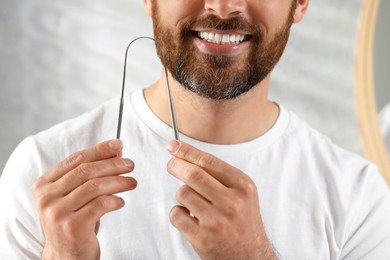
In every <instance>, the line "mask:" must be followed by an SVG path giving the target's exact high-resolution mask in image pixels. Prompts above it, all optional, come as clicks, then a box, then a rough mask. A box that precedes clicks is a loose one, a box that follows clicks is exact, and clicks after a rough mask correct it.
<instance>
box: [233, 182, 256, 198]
mask: <svg viewBox="0 0 390 260" xmlns="http://www.w3.org/2000/svg"><path fill="white" fill-rule="evenodd" d="M237 185H238V187H239V189H240V191H241V193H242V194H243V195H244V196H252V195H256V194H257V186H256V184H255V183H254V182H253V181H252V179H250V178H249V177H247V178H244V177H241V178H239V179H238V180H237Z"/></svg>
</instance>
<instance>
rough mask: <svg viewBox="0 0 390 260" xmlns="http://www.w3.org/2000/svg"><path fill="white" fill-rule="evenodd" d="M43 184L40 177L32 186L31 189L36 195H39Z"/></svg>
mask: <svg viewBox="0 0 390 260" xmlns="http://www.w3.org/2000/svg"><path fill="white" fill-rule="evenodd" d="M42 186H43V180H42V177H39V178H38V179H37V180H36V181H35V182H34V183H33V185H32V186H31V190H32V193H33V195H34V196H38V195H39V194H40V191H41V189H42Z"/></svg>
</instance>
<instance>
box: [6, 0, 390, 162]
mask: <svg viewBox="0 0 390 260" xmlns="http://www.w3.org/2000/svg"><path fill="white" fill-rule="evenodd" d="M361 2H362V0H343V1H339V0H315V1H311V4H310V8H309V11H308V13H307V16H306V17H305V19H304V21H303V22H302V23H300V24H298V25H295V26H294V27H293V30H292V34H291V38H290V43H289V45H288V47H287V50H286V52H285V54H284V56H283V58H282V60H281V62H280V64H279V66H278V67H277V69H276V70H275V71H274V74H273V78H272V82H271V94H270V95H271V98H272V99H273V100H276V101H277V102H279V103H280V104H282V105H283V106H285V107H287V108H288V109H291V110H293V111H295V112H296V113H297V114H298V115H299V116H300V117H302V118H304V119H305V120H307V121H308V122H309V123H310V124H311V125H312V126H314V127H315V128H316V129H318V130H319V131H320V132H323V133H325V134H327V135H328V136H330V137H331V138H332V139H333V141H334V142H335V143H337V144H338V145H340V146H342V147H343V148H345V149H348V150H351V151H354V152H358V153H362V144H361V141H360V138H359V130H358V126H357V119H356V109H355V100H354V80H355V75H354V69H355V67H354V66H355V65H354V62H355V60H354V55H355V40H356V36H357V30H358V22H359V11H360V8H361ZM387 2H388V1H387ZM388 13H389V12H387V14H388ZM137 36H152V25H151V21H150V20H149V18H147V17H146V15H145V14H144V10H143V1H142V0H111V1H103V0H94V1H87V0H66V1H65V0H57V1H49V0H1V2H0V87H1V96H0V122H1V123H0V124H1V127H0V138H1V139H0V143H1V146H0V168H1V169H2V168H3V166H4V164H5V163H6V160H7V158H8V157H9V155H10V154H11V152H12V150H13V149H14V148H15V146H16V145H17V144H18V143H19V142H20V141H21V140H23V138H25V137H26V136H29V135H32V134H35V133H37V132H39V131H41V130H44V129H46V128H48V127H50V126H52V125H54V124H56V123H58V122H60V121H63V120H65V119H68V118H72V117H74V116H77V115H79V114H81V113H83V112H86V111H88V110H90V109H92V108H94V107H95V106H97V105H99V104H100V103H101V102H103V101H105V100H107V99H110V98H113V97H116V96H118V95H119V94H120V87H121V81H122V73H123V59H124V52H125V48H126V46H127V44H128V42H129V41H130V40H132V39H133V38H135V37H137ZM128 66H129V67H128V77H127V90H128V91H130V90H135V89H139V88H142V87H145V86H148V85H150V84H151V83H152V82H153V81H155V80H156V79H157V78H158V77H159V75H160V69H161V65H160V63H159V61H158V59H157V58H156V56H155V53H154V47H153V43H152V42H149V41H142V42H138V43H136V44H135V45H134V47H133V48H132V49H131V50H130V54H129V65H128ZM388 100H390V98H389V99H388ZM118 102H119V100H118ZM113 116H114V117H116V116H117V115H113ZM114 136H115V133H113V137H114Z"/></svg>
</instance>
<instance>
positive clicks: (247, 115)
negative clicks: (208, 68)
mask: <svg viewBox="0 0 390 260" xmlns="http://www.w3.org/2000/svg"><path fill="white" fill-rule="evenodd" d="M170 80H171V92H172V97H173V101H174V104H175V111H176V118H177V124H178V128H179V131H180V132H181V133H183V134H185V135H186V136H189V137H191V138H194V139H196V140H199V141H203V142H208V143H214V144H237V143H242V142H246V141H250V140H253V139H255V138H257V137H259V136H261V135H263V134H264V133H265V132H267V131H268V130H269V129H270V128H271V127H272V126H273V125H274V123H275V122H276V120H277V117H278V115H279V107H278V106H277V105H276V104H275V103H273V102H271V101H269V100H268V98H267V96H268V84H269V77H268V78H266V79H265V80H263V81H262V82H261V83H260V84H259V85H258V86H256V87H255V88H254V89H252V90H251V91H249V92H248V93H246V94H243V95H242V96H240V97H238V98H236V99H234V100H228V101H213V100H210V99H206V98H203V97H200V96H198V95H196V94H194V93H192V92H191V91H188V90H186V89H184V88H183V87H182V86H180V85H179V84H178V83H177V82H176V81H174V80H173V79H172V78H171V79H170ZM144 96H145V99H146V102H147V104H148V105H149V107H150V108H151V110H152V111H153V112H154V113H155V114H156V115H157V117H159V118H160V119H161V120H162V121H164V122H165V123H167V124H169V125H171V117H170V112H169V106H168V94H167V88H166V81H165V77H162V78H161V79H160V80H159V81H157V82H156V83H155V84H154V85H152V86H151V87H149V88H147V89H146V90H145V92H144Z"/></svg>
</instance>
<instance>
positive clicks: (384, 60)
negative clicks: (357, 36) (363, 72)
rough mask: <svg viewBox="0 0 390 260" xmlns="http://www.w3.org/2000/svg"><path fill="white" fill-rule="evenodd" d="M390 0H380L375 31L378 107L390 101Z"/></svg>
mask: <svg viewBox="0 0 390 260" xmlns="http://www.w3.org/2000/svg"><path fill="white" fill-rule="evenodd" d="M389 14H390V1H389V0H382V1H381V3H380V5H379V10H378V20H377V26H376V32H375V47H374V48H375V51H374V69H375V71H374V79H375V87H376V89H375V90H376V98H377V105H378V109H379V110H381V109H382V108H383V107H384V106H385V105H387V104H388V103H389V102H390V84H389V75H390V50H389V48H390V16H389Z"/></svg>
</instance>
